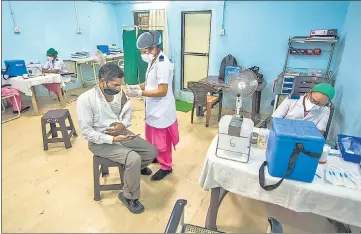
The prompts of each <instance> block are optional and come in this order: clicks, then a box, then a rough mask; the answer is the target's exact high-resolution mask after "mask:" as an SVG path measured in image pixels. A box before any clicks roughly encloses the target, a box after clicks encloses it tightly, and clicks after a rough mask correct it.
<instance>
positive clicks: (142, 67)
mask: <svg viewBox="0 0 361 234" xmlns="http://www.w3.org/2000/svg"><path fill="white" fill-rule="evenodd" d="M157 31H158V32H159V33H160V35H163V30H157ZM144 32H148V30H139V31H138V37H139V36H140V35H142V33H144ZM162 38H163V36H162ZM159 48H161V49H163V41H162V43H160V45H159ZM147 68H148V63H146V62H144V61H143V60H142V57H141V56H140V52H139V50H138V76H139V82H140V83H144V82H145V73H146V72H147Z"/></svg>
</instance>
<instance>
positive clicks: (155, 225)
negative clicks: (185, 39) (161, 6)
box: [2, 90, 333, 233]
mask: <svg viewBox="0 0 361 234" xmlns="http://www.w3.org/2000/svg"><path fill="white" fill-rule="evenodd" d="M78 92H80V91H79V90H78ZM39 99H40V104H39V106H40V108H42V111H43V112H46V110H47V109H51V108H57V107H58V103H57V102H56V101H51V100H50V99H49V98H48V97H43V98H39ZM28 103H29V102H28ZM25 104H26V103H25ZM133 105H134V118H133V126H132V127H131V130H132V131H134V132H136V133H141V134H143V132H144V107H143V102H142V101H141V100H134V101H133ZM66 108H68V109H69V110H70V112H71V115H72V117H73V119H74V120H76V119H77V115H76V112H75V102H73V103H72V104H70V105H68V106H67V107H66ZM9 110H10V109H9ZM216 113H217V111H214V114H213V116H212V120H211V126H210V127H209V128H205V127H204V119H203V118H200V119H197V118H196V119H195V123H194V124H193V125H191V124H190V113H178V121H179V126H180V143H179V145H178V146H177V150H176V151H175V153H174V159H173V160H174V173H173V174H172V175H171V176H169V177H168V178H167V179H165V180H164V181H160V182H151V181H150V180H149V177H142V181H141V202H142V203H143V204H144V206H145V208H146V210H145V212H144V213H142V214H140V215H133V214H131V213H130V212H128V210H127V209H126V208H125V207H124V206H123V205H122V204H121V202H120V201H119V200H118V198H117V191H114V192H103V193H102V200H101V201H100V202H95V201H94V200H93V179H92V154H91V153H90V152H89V151H88V149H87V142H86V141H85V140H84V139H82V138H81V137H78V138H76V139H74V140H73V147H72V148H71V149H68V150H66V149H65V148H64V146H63V145H62V144H61V143H59V144H58V143H56V144H52V145H50V147H49V150H48V151H46V152H45V151H43V147H42V137H41V126H40V118H41V116H33V115H32V113H31V112H28V113H26V114H24V115H22V117H21V118H19V119H17V120H14V121H11V122H8V123H5V124H3V125H2V231H3V232H158V233H159V232H163V231H164V229H165V227H166V224H167V221H168V217H169V215H170V213H171V211H172V208H173V205H174V203H175V201H176V200H177V199H180V198H182V199H186V200H188V205H187V207H186V213H185V221H186V222H188V223H192V224H194V225H199V226H204V223H205V218H206V213H207V208H208V204H209V199H210V192H208V191H204V190H203V189H202V188H201V187H200V186H199V184H198V182H197V181H198V176H199V174H200V172H201V170H202V166H203V162H204V157H205V153H206V150H207V147H208V145H209V143H210V142H211V140H212V138H213V137H214V136H215V135H216V133H217V124H216ZM6 115H7V114H6ZM75 124H76V128H77V130H78V132H79V129H78V125H77V123H76V122H75ZM151 168H152V169H153V171H156V170H157V169H158V166H157V165H152V166H151ZM110 172H111V176H110V177H108V178H107V181H110V182H111V181H117V180H118V177H117V176H118V174H117V172H116V171H115V170H111V171H110ZM113 172H114V173H113ZM269 215H272V216H274V217H276V218H278V219H279V220H280V221H281V222H282V223H283V226H284V230H285V231H286V232H333V228H332V225H331V224H329V223H328V221H326V219H325V218H323V217H320V216H317V215H313V214H299V213H295V212H292V211H289V210H286V209H284V208H281V207H277V206H274V205H270V204H265V203H263V202H259V201H255V200H251V199H247V198H244V197H240V196H237V195H233V194H228V195H227V196H226V198H225V200H224V201H223V204H222V206H221V209H220V212H219V216H218V228H219V229H220V230H222V231H226V232H265V231H266V229H267V217H268V216H269Z"/></svg>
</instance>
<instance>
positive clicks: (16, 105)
mask: <svg viewBox="0 0 361 234" xmlns="http://www.w3.org/2000/svg"><path fill="white" fill-rule="evenodd" d="M4 87H8V88H10V89H11V85H10V84H4V85H1V88H4ZM8 98H13V99H14V100H15V107H16V109H17V110H18V114H17V115H16V116H15V117H12V118H10V119H7V120H3V121H1V123H6V122H9V121H11V120H14V119H17V118H19V117H20V110H19V103H18V102H17V101H16V97H15V94H13V93H11V94H9V95H5V96H3V95H1V108H2V111H1V113H4V112H5V106H4V103H3V100H6V99H8Z"/></svg>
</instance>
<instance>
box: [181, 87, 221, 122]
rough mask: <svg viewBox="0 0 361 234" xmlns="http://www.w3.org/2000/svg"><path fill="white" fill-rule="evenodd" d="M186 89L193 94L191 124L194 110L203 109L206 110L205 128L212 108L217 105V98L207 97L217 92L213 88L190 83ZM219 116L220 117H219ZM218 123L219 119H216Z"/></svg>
mask: <svg viewBox="0 0 361 234" xmlns="http://www.w3.org/2000/svg"><path fill="white" fill-rule="evenodd" d="M188 89H190V90H191V91H192V93H193V96H194V99H193V108H192V114H191V123H192V124H193V116H194V109H195V108H205V109H206V112H207V114H206V127H208V126H209V120H210V118H211V110H212V108H213V107H214V106H215V105H217V103H219V97H218V96H212V95H208V93H211V92H218V91H217V90H216V89H215V88H214V87H213V86H211V85H209V84H206V83H201V82H195V81H190V82H188ZM219 116H220V115H219ZM218 121H219V119H218Z"/></svg>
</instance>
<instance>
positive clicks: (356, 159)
mask: <svg viewBox="0 0 361 234" xmlns="http://www.w3.org/2000/svg"><path fill="white" fill-rule="evenodd" d="M346 137H350V138H352V139H353V140H354V141H356V142H359V143H360V144H361V138H360V137H355V136H348V135H343V134H338V135H337V138H338V147H339V149H340V151H341V155H342V158H343V159H344V160H345V161H348V162H353V163H361V155H359V154H350V153H347V152H346V149H345V148H344V146H343V144H342V139H343V138H346Z"/></svg>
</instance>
